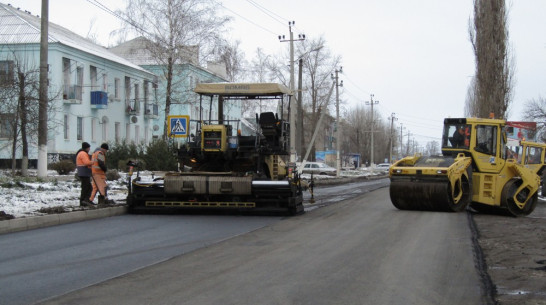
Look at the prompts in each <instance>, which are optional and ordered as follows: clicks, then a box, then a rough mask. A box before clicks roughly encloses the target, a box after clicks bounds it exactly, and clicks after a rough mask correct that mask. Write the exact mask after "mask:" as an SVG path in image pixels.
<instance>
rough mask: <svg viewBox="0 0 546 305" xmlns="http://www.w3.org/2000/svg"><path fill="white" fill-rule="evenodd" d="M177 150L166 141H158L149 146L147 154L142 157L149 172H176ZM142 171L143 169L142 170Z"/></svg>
mask: <svg viewBox="0 0 546 305" xmlns="http://www.w3.org/2000/svg"><path fill="white" fill-rule="evenodd" d="M174 152H175V149H174V148H173V147H172V146H170V145H169V142H167V141H164V140H156V141H153V142H151V143H150V144H148V146H147V147H146V154H145V155H143V156H142V159H143V160H144V162H145V164H146V169H147V170H155V171H170V170H176V167H177V159H176V156H175V153H174ZM141 169H142V168H141Z"/></svg>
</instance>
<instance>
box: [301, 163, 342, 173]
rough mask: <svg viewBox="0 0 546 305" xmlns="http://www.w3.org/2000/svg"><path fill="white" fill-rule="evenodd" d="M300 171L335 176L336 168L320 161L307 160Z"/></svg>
mask: <svg viewBox="0 0 546 305" xmlns="http://www.w3.org/2000/svg"><path fill="white" fill-rule="evenodd" d="M302 173H304V174H315V175H329V176H335V175H336V173H337V170H336V169H335V168H333V167H330V166H328V165H326V164H324V163H321V162H307V163H305V166H304V167H303V169H302Z"/></svg>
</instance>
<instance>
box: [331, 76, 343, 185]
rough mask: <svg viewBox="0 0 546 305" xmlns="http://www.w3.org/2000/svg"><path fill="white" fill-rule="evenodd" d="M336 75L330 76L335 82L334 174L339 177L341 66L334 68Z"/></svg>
mask: <svg viewBox="0 0 546 305" xmlns="http://www.w3.org/2000/svg"><path fill="white" fill-rule="evenodd" d="M335 73H336V75H335V76H333V75H332V78H333V79H334V80H335V84H336V176H338V177H339V174H340V172H341V157H340V153H339V151H340V149H341V124H340V123H341V122H340V121H339V87H343V81H341V82H339V76H338V74H339V73H343V67H339V70H337V69H336V70H335Z"/></svg>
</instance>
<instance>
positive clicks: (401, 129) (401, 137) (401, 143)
mask: <svg viewBox="0 0 546 305" xmlns="http://www.w3.org/2000/svg"><path fill="white" fill-rule="evenodd" d="M402 125H403V124H402V123H400V156H398V157H399V158H400V159H402V158H403V157H404V155H403V152H402V150H403V147H402V146H403V141H402V140H403V135H402V133H403V131H404V129H405V127H403V126H402Z"/></svg>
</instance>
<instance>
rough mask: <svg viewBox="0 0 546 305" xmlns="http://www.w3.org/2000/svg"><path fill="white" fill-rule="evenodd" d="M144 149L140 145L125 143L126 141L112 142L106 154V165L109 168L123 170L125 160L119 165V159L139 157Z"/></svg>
mask: <svg viewBox="0 0 546 305" xmlns="http://www.w3.org/2000/svg"><path fill="white" fill-rule="evenodd" d="M143 150H144V148H143V146H142V145H136V144H134V143H129V144H127V142H126V141H123V142H120V143H114V144H112V145H110V149H109V150H108V153H107V156H106V166H107V167H108V168H110V169H114V168H115V169H118V170H125V169H126V165H125V164H127V162H126V163H125V164H123V165H122V167H119V166H120V165H121V163H120V161H121V160H128V159H132V158H139V157H140V156H141V155H142V151H143Z"/></svg>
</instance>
